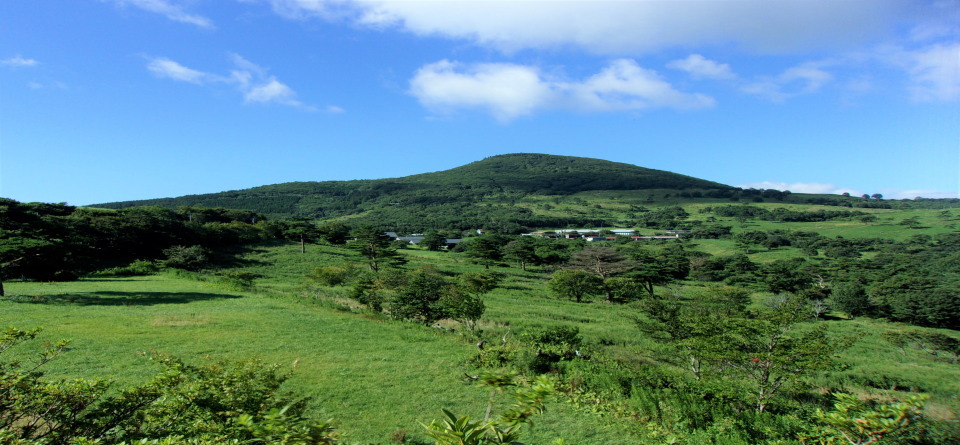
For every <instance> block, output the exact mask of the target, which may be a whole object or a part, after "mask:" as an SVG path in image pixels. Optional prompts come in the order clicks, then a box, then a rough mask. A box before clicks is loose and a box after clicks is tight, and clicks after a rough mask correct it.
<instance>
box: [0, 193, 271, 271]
mask: <svg viewBox="0 0 960 445" xmlns="http://www.w3.org/2000/svg"><path fill="white" fill-rule="evenodd" d="M267 227H268V226H267V223H266V222H265V221H263V219H262V217H261V216H260V215H258V214H256V213H253V212H249V211H243V210H228V209H201V208H195V207H192V208H187V209H181V210H180V211H179V212H178V211H174V210H171V209H166V208H160V207H140V208H126V209H122V210H116V211H114V210H101V209H89V208H76V207H71V206H66V205H62V204H40V203H20V202H17V201H14V200H10V199H2V198H0V231H2V236H0V268H2V270H0V274H4V275H6V276H8V277H10V276H15V277H24V278H29V279H37V280H60V281H63V280H72V279H75V278H77V277H79V276H81V275H84V274H86V273H91V272H94V271H97V270H102V269H109V268H116V267H123V266H125V265H128V264H131V262H133V261H137V260H145V261H151V260H157V259H161V258H163V257H164V256H165V254H164V250H166V249H170V248H172V247H173V246H194V245H201V246H204V247H215V248H224V247H229V246H236V245H241V244H248V243H254V242H259V241H262V240H264V239H269V238H270V237H271V234H270V231H269V230H266V228H267ZM182 266H183V264H181V266H176V267H182ZM186 267H192V266H186ZM117 271H118V272H119V273H128V272H129V271H128V272H122V271H120V270H119V269H117ZM2 278H3V277H2V276H0V279H2Z"/></svg>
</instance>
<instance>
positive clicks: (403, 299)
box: [390, 269, 482, 324]
mask: <svg viewBox="0 0 960 445" xmlns="http://www.w3.org/2000/svg"><path fill="white" fill-rule="evenodd" d="M450 286H451V284H450V283H449V282H447V280H446V279H445V278H444V277H443V276H442V275H439V274H437V273H433V272H428V271H425V270H423V269H418V270H415V271H412V272H410V273H409V275H408V276H407V278H406V282H405V283H404V284H403V285H402V286H401V287H400V288H399V289H397V291H396V294H395V295H394V296H393V300H391V301H390V315H392V316H393V317H395V318H399V319H401V320H412V321H418V322H420V323H423V324H430V323H433V322H435V321H437V320H440V319H442V318H446V317H447V315H448V314H447V308H446V307H445V305H444V304H443V302H442V301H441V300H442V299H443V297H444V295H445V294H446V293H447V292H448V289H447V288H448V287H450ZM457 297H459V296H455V297H452V298H457ZM481 312H482V311H481ZM478 318H479V317H478Z"/></svg>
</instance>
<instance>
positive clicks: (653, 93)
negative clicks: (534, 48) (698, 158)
mask: <svg viewBox="0 0 960 445" xmlns="http://www.w3.org/2000/svg"><path fill="white" fill-rule="evenodd" d="M562 87H563V89H564V90H569V91H570V92H571V94H570V96H571V99H573V106H574V107H575V108H577V109H583V110H586V111H628V110H644V109H647V108H661V107H666V108H677V109H696V108H709V107H712V106H713V105H714V103H715V102H714V100H713V98H711V97H709V96H705V95H702V94H687V93H681V92H679V91H677V90H675V89H674V88H673V86H671V85H670V84H669V83H668V82H666V81H664V80H663V79H661V78H660V76H659V75H657V73H656V72H654V71H651V70H648V69H644V68H641V67H640V66H639V65H637V63H636V62H634V61H632V60H627V59H620V60H615V61H614V62H613V63H611V64H610V65H609V66H608V67H606V68H604V69H603V71H601V72H600V73H599V74H596V75H594V76H592V77H590V78H589V79H587V80H586V81H584V82H583V83H579V84H562Z"/></svg>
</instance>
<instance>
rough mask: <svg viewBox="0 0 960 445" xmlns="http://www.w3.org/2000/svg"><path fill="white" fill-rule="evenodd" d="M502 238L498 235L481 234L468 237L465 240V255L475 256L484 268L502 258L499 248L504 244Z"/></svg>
mask: <svg viewBox="0 0 960 445" xmlns="http://www.w3.org/2000/svg"><path fill="white" fill-rule="evenodd" d="M504 244H505V243H504V242H503V239H502V238H501V237H500V236H498V235H483V236H478V237H476V238H470V239H469V241H467V245H466V253H467V256H469V257H471V258H475V259H476V260H477V261H478V262H479V263H480V264H483V267H484V268H486V269H489V268H490V265H491V264H494V263H496V262H497V261H500V260H501V259H503V252H502V251H501V250H500V248H501V247H502V246H503V245H504Z"/></svg>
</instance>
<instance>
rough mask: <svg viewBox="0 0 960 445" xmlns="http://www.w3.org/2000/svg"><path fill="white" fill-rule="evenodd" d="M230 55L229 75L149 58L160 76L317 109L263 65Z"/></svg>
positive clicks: (254, 99)
mask: <svg viewBox="0 0 960 445" xmlns="http://www.w3.org/2000/svg"><path fill="white" fill-rule="evenodd" d="M230 57H231V59H232V61H233V63H234V65H235V66H236V67H237V69H235V70H231V71H230V75H229V76H221V75H217V74H213V73H207V72H203V71H198V70H195V69H192V68H188V67H186V66H183V65H181V64H180V63H177V62H175V61H173V60H170V59H167V58H165V57H156V58H152V59H150V60H149V62H148V63H147V69H148V70H150V71H151V72H153V73H154V74H156V75H157V76H160V77H164V78H168V79H173V80H178V81H181V82H189V83H194V84H197V85H210V84H217V83H221V84H229V85H233V86H234V87H236V88H237V89H238V90H239V91H240V92H241V93H242V94H243V100H244V102H245V103H258V104H270V103H276V104H281V105H288V106H292V107H296V108H301V109H304V110H308V111H316V108H315V107H313V106H310V105H306V104H304V103H302V102H300V101H299V100H298V99H297V93H296V92H295V91H293V89H292V88H290V87H289V86H287V85H286V84H284V83H282V82H280V81H279V80H277V78H276V77H274V76H268V75H267V74H266V73H267V71H266V70H265V69H263V68H262V67H260V66H258V65H256V64H254V63H253V62H250V61H249V60H246V59H244V58H243V57H240V56H239V55H236V54H231V55H230ZM333 108H337V107H333ZM337 109H339V108H337ZM328 110H329V108H328Z"/></svg>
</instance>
